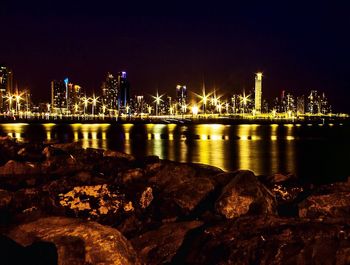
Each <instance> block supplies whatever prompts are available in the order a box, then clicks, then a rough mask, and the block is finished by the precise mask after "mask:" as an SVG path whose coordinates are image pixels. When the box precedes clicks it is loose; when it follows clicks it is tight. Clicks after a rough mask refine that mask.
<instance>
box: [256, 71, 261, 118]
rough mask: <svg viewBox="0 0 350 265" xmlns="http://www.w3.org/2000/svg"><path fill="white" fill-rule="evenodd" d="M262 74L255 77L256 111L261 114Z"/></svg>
mask: <svg viewBox="0 0 350 265" xmlns="http://www.w3.org/2000/svg"><path fill="white" fill-rule="evenodd" d="M262 76H263V75H262V73H260V72H259V73H257V74H256V75H255V111H256V113H261V101H262V100H261V99H262Z"/></svg>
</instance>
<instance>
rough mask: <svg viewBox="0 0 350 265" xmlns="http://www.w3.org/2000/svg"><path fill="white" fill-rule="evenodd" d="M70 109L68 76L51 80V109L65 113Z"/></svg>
mask: <svg viewBox="0 0 350 265" xmlns="http://www.w3.org/2000/svg"><path fill="white" fill-rule="evenodd" d="M67 109H68V78H66V79H65V80H54V81H52V82H51V110H52V112H54V113H58V114H64V113H66V112H67Z"/></svg>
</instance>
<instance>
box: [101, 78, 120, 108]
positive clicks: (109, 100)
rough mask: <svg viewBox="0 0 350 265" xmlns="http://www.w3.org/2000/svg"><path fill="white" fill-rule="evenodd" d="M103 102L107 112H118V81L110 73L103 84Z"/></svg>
mask: <svg viewBox="0 0 350 265" xmlns="http://www.w3.org/2000/svg"><path fill="white" fill-rule="evenodd" d="M102 101H103V105H104V107H105V109H106V110H116V109H117V106H118V79H117V78H115V77H114V76H113V75H112V74H110V73H108V74H107V77H106V80H105V81H104V82H103V84H102Z"/></svg>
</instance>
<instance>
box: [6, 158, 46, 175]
mask: <svg viewBox="0 0 350 265" xmlns="http://www.w3.org/2000/svg"><path fill="white" fill-rule="evenodd" d="M40 173H41V167H40V164H38V163H31V162H19V161H14V160H9V161H7V163H6V164H5V165H3V166H2V167H0V177H2V176H9V175H11V176H13V175H20V176H24V175H34V174H40Z"/></svg>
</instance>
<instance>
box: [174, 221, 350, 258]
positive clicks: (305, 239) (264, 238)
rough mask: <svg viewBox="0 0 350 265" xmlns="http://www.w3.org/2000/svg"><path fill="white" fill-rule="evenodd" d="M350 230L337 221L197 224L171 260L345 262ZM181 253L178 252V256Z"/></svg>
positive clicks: (349, 246) (348, 250)
mask: <svg viewBox="0 0 350 265" xmlns="http://www.w3.org/2000/svg"><path fill="white" fill-rule="evenodd" d="M349 235H350V228H349V226H348V225H344V224H343V223H341V222H340V223H339V222H327V221H321V222H317V221H309V220H299V219H293V218H288V219H286V218H277V217H273V216H270V217H269V218H268V219H267V218H265V217H263V216H260V217H256V216H245V217H241V218H237V219H235V220H227V221H225V222H220V223H217V224H215V225H212V226H209V227H203V229H202V231H198V232H197V233H196V234H195V235H192V237H191V238H188V241H189V242H186V246H190V247H188V248H187V251H185V249H183V248H181V249H180V250H179V251H178V253H179V254H178V255H176V256H175V257H174V259H173V260H175V261H176V264H203V265H209V264H210V265H211V264H240V265H245V264H246V265H249V264H276V265H285V264H337V265H345V264H349V262H350V256H349V252H350V242H349ZM180 254H181V255H180Z"/></svg>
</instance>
